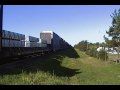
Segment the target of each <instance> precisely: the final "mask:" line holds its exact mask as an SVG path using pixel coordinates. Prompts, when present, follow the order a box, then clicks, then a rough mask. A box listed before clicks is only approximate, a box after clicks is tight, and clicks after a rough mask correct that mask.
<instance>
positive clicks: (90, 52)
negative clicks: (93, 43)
mask: <svg viewBox="0 0 120 90" xmlns="http://www.w3.org/2000/svg"><path fill="white" fill-rule="evenodd" d="M86 54H87V55H90V56H91V57H96V58H99V59H101V60H107V59H108V54H107V52H106V51H105V50H100V51H99V52H98V51H97V50H96V49H95V48H92V49H89V50H87V51H86Z"/></svg>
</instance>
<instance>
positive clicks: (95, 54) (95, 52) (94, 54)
mask: <svg viewBox="0 0 120 90" xmlns="http://www.w3.org/2000/svg"><path fill="white" fill-rule="evenodd" d="M97 53H98V52H97V51H96V49H95V48H92V49H89V50H87V51H86V54H87V55H90V56H91V57H97Z"/></svg>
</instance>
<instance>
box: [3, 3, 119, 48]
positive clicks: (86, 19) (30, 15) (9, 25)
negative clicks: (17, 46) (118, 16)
mask: <svg viewBox="0 0 120 90" xmlns="http://www.w3.org/2000/svg"><path fill="white" fill-rule="evenodd" d="M119 8H120V5H4V11H3V29H5V30H9V31H13V32H18V33H22V34H25V35H32V36H35V37H39V33H40V32H41V31H43V30H47V31H48V30H52V31H54V32H55V33H57V34H58V35H59V36H61V37H62V38H63V39H64V40H66V41H67V42H68V43H70V44H71V45H72V46H73V45H74V44H76V43H78V42H79V41H81V40H88V41H89V42H93V43H94V42H103V41H104V39H103V35H105V34H106V33H105V32H106V30H108V28H109V26H110V25H111V22H112V19H111V17H110V15H111V14H112V13H113V11H114V10H115V9H119Z"/></svg>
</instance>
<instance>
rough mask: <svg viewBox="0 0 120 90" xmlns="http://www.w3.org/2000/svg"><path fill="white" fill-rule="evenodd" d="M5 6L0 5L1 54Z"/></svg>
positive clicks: (0, 50)
mask: <svg viewBox="0 0 120 90" xmlns="http://www.w3.org/2000/svg"><path fill="white" fill-rule="evenodd" d="M2 22H3V5H0V53H1V52H2V24H3V23H2Z"/></svg>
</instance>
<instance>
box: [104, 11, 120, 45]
mask: <svg viewBox="0 0 120 90" xmlns="http://www.w3.org/2000/svg"><path fill="white" fill-rule="evenodd" d="M111 17H112V25H111V26H110V28H109V30H108V31H106V33H107V34H108V35H109V36H110V37H112V41H114V43H116V44H117V45H120V9H119V10H118V11H117V10H115V11H114V13H112V15H111Z"/></svg>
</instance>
